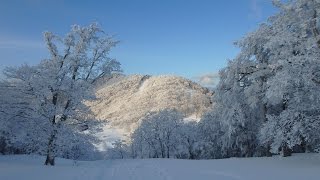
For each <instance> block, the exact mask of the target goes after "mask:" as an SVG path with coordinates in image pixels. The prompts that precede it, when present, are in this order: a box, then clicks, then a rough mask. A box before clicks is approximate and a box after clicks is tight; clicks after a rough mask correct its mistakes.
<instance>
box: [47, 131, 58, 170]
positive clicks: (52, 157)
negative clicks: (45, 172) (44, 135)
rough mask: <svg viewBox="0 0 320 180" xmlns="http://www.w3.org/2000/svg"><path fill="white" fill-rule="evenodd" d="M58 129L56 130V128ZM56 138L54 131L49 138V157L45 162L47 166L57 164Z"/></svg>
mask: <svg viewBox="0 0 320 180" xmlns="http://www.w3.org/2000/svg"><path fill="white" fill-rule="evenodd" d="M54 131H56V130H54ZM55 138H56V134H55V132H52V134H51V136H50V138H49V143H48V149H47V158H46V162H45V163H44V164H45V165H47V166H54V165H55V162H54V160H55V154H54V144H55V143H54V141H55Z"/></svg>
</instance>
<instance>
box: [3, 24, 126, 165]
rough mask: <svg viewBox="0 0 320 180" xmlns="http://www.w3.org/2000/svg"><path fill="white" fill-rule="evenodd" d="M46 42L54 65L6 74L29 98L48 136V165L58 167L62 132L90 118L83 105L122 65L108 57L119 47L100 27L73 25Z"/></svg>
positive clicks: (47, 36) (49, 35) (49, 36)
mask: <svg viewBox="0 0 320 180" xmlns="http://www.w3.org/2000/svg"><path fill="white" fill-rule="evenodd" d="M44 38H45V42H46V44H47V47H48V50H49V53H50V58H49V59H46V60H43V61H41V62H40V64H38V65H35V66H28V65H23V66H20V67H17V68H7V69H6V70H5V72H4V74H5V75H6V78H7V79H8V80H9V81H10V82H14V83H16V84H18V85H19V88H20V89H21V91H24V92H26V93H27V94H28V95H29V96H30V98H31V101H30V103H31V106H30V107H31V108H32V112H35V113H36V115H37V116H38V117H39V118H40V119H41V120H42V122H41V123H42V124H45V127H46V132H48V143H47V150H46V156H47V158H46V162H45V164H46V165H54V164H55V162H54V159H55V156H56V153H57V151H58V146H57V143H58V141H57V137H58V136H59V131H60V129H61V127H62V126H64V125H73V124H76V123H79V122H78V121H81V120H85V119H88V118H91V117H90V116H88V114H90V112H89V109H88V107H87V106H86V105H85V104H84V102H85V101H86V100H91V99H93V98H94V83H95V82H96V81H97V80H99V79H101V78H103V77H105V76H108V75H110V74H111V73H113V72H114V71H119V70H120V64H119V62H117V61H116V60H114V59H111V58H109V57H108V54H109V52H110V49H111V48H112V47H114V46H115V45H116V44H117V41H114V40H113V38H112V37H111V36H109V35H107V34H105V33H104V32H103V31H102V30H101V29H100V27H99V26H98V25H97V24H91V25H89V26H86V27H81V26H78V25H74V26H72V29H71V31H70V32H69V33H68V34H67V35H66V36H65V37H63V38H61V37H59V36H57V35H54V34H53V33H51V32H46V33H44ZM60 148H61V147H60Z"/></svg>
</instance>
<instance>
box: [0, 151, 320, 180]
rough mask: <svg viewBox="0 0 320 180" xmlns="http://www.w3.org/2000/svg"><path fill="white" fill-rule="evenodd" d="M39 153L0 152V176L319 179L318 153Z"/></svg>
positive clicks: (82, 179) (7, 178) (10, 178)
mask: <svg viewBox="0 0 320 180" xmlns="http://www.w3.org/2000/svg"><path fill="white" fill-rule="evenodd" d="M43 162H44V158H43V157H39V156H26V155H22V156H0V179H1V180H21V179H32V180H38V179H39V180H40V179H41V180H42V179H46V180H56V179H65V180H105V179H112V180H195V179H199V180H213V179H216V180H270V179H272V180H287V179H288V180H289V179H290V180H319V179H320V173H319V172H320V157H319V154H294V155H293V157H288V158H282V157H279V156H275V157H271V158H242V159H239V158H232V159H223V160H199V161H197V160H173V159H144V160H141V159H140V160H137V159H136V160H106V161H88V162H84V161H82V162H77V164H76V165H73V164H74V163H73V161H71V160H64V159H57V165H56V166H55V167H46V166H44V165H43V164H42V163H43Z"/></svg>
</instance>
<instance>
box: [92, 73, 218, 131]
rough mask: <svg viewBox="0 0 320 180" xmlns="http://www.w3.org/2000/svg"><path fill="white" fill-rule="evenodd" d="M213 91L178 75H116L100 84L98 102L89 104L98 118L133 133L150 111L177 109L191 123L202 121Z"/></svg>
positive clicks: (209, 104)
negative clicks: (105, 82) (192, 120)
mask: <svg viewBox="0 0 320 180" xmlns="http://www.w3.org/2000/svg"><path fill="white" fill-rule="evenodd" d="M212 94H213V92H211V91H210V90H209V89H207V88H205V87H202V86H200V85H199V84H197V83H195V82H192V81H190V80H188V79H185V78H182V77H177V76H149V75H131V76H123V75H117V76H115V77H113V78H112V79H111V80H109V81H108V83H107V84H103V85H99V87H98V89H97V92H96V95H97V98H98V99H97V101H95V102H93V103H90V106H91V109H92V111H93V112H94V114H95V115H96V117H97V118H99V119H102V120H108V121H109V122H110V124H111V125H112V126H113V127H115V128H120V129H123V130H124V131H125V132H128V133H129V132H132V131H133V130H134V129H135V128H136V127H137V125H138V124H139V120H140V119H141V118H142V117H143V116H145V114H146V113H148V112H151V111H158V110H163V109H176V110H178V111H180V112H181V113H183V114H184V115H185V117H186V118H188V120H190V117H191V118H193V119H195V120H197V119H199V118H200V117H201V116H202V115H203V114H204V113H205V112H206V111H207V110H208V109H209V108H210V107H211V104H212V102H211V97H212Z"/></svg>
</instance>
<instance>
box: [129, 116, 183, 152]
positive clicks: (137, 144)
mask: <svg viewBox="0 0 320 180" xmlns="http://www.w3.org/2000/svg"><path fill="white" fill-rule="evenodd" d="M182 123H183V116H182V115H181V114H180V113H178V112H177V111H175V110H162V111H159V112H151V113H149V114H147V115H146V117H145V118H143V119H142V120H141V125H140V126H139V127H138V128H137V130H136V131H135V132H134V133H133V135H132V146H133V150H134V154H136V156H137V157H140V158H160V157H161V158H170V157H174V156H175V153H176V151H177V147H178V144H179V138H178V136H177V134H178V133H177V132H178V129H179V126H180V125H181V124H182Z"/></svg>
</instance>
